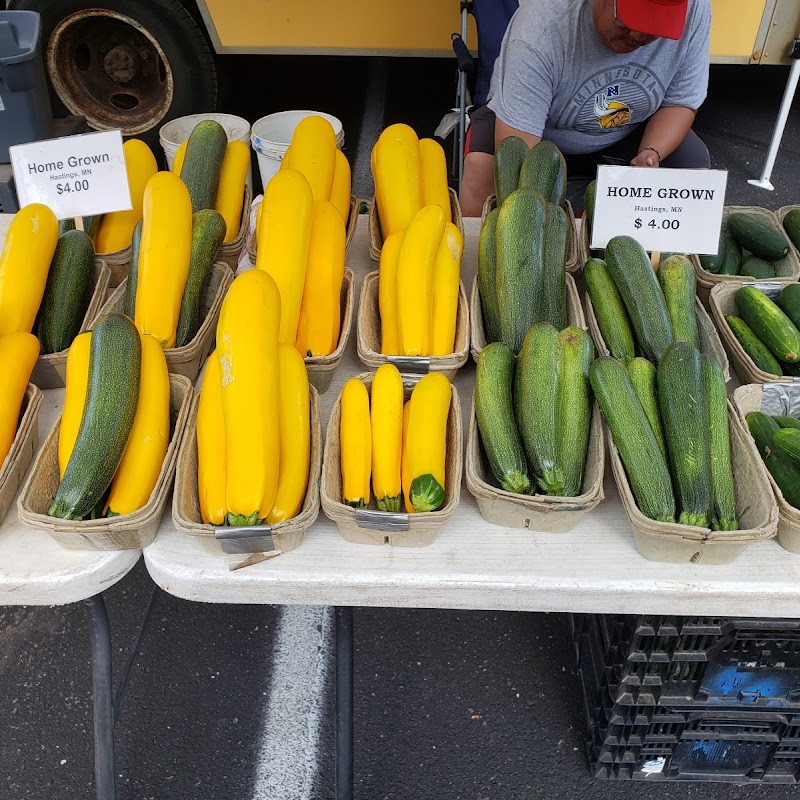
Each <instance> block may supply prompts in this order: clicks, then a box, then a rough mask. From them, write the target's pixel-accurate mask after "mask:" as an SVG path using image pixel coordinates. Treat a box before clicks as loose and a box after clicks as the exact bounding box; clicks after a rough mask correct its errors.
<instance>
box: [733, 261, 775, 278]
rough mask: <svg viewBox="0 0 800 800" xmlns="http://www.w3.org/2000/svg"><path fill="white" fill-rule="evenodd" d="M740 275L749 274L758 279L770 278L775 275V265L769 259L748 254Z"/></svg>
mask: <svg viewBox="0 0 800 800" xmlns="http://www.w3.org/2000/svg"><path fill="white" fill-rule="evenodd" d="M739 274H740V275H747V276H748V277H750V278H757V279H758V280H769V279H770V278H774V277H775V267H774V265H773V264H771V263H770V262H769V261H764V259H763V258H758V257H757V256H747V258H746V259H745V260H744V261H743V262H742V267H741V269H740V270H739Z"/></svg>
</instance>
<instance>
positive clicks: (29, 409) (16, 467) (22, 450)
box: [0, 383, 42, 523]
mask: <svg viewBox="0 0 800 800" xmlns="http://www.w3.org/2000/svg"><path fill="white" fill-rule="evenodd" d="M41 404H42V393H41V392H40V391H39V389H38V387H36V386H34V385H33V384H32V383H29V384H28V388H27V389H26V390H25V396H24V397H23V398H22V407H21V408H20V414H19V424H18V425H17V433H16V435H15V436H14V441H13V442H12V443H11V449H10V450H9V451H8V454H7V455H6V457H5V460H4V461H3V462H2V464H0V523H2V522H3V520H4V519H5V518H6V514H8V512H9V511H10V510H11V506H13V505H14V498H15V497H16V496H17V491H18V490H19V487H20V486H21V485H22V481H23V479H24V478H25V476H26V475H27V474H28V467H30V465H31V461H33V457H34V455H35V454H36V451H37V450H38V449H39V406H41Z"/></svg>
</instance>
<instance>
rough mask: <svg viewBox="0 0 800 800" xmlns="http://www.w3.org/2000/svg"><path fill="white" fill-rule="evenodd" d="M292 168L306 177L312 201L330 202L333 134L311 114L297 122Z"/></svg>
mask: <svg viewBox="0 0 800 800" xmlns="http://www.w3.org/2000/svg"><path fill="white" fill-rule="evenodd" d="M291 148H292V164H291V169H296V170H297V171H298V172H300V173H302V174H303V175H305V177H306V180H307V181H308V183H309V185H310V186H311V192H312V193H313V195H314V200H316V201H319V200H330V199H331V188H332V187H333V173H334V171H335V169H336V134H335V133H334V132H333V126H332V125H331V124H330V122H328V120H326V119H325V118H324V117H320V116H318V115H317V114H312V115H311V116H310V117H304V118H303V119H301V120H300V122H298V123H297V127H296V128H295V129H294V134H293V135H292V144H291Z"/></svg>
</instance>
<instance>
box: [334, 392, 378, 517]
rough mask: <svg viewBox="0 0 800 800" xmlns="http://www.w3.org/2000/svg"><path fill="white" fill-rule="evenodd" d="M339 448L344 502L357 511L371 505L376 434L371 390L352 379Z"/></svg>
mask: <svg viewBox="0 0 800 800" xmlns="http://www.w3.org/2000/svg"><path fill="white" fill-rule="evenodd" d="M340 413H341V418H340V420H339V449H340V451H341V453H340V460H341V469H342V502H343V503H344V504H345V505H348V506H352V507H353V508H367V507H368V506H369V498H370V488H369V483H370V481H369V478H370V470H371V466H372V434H371V426H370V417H369V394H368V393H367V387H366V386H364V384H363V383H362V382H361V381H360V380H359V379H358V378H350V380H349V381H347V383H346V384H345V385H344V389H342V397H341V407H340Z"/></svg>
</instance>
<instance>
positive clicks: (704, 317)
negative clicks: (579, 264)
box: [586, 292, 731, 383]
mask: <svg viewBox="0 0 800 800" xmlns="http://www.w3.org/2000/svg"><path fill="white" fill-rule="evenodd" d="M695 310H696V311H697V327H698V328H699V330H700V350H701V351H702V352H703V353H705V354H706V355H709V356H711V357H712V358H715V359H716V360H717V363H718V364H719V365H720V367H722V375H723V377H724V378H725V382H726V383H727V382H728V381H729V380H730V379H731V367H730V363H729V362H728V356H727V354H726V352H725V348H724V347H723V346H722V341H721V340H720V335H719V333H717V329H716V328H715V327H714V323H713V322H712V321H711V317H709V316H708V312H707V311H706V310H705V308H704V307H703V304H702V303H701V302H700V298H695ZM586 321H587V322H588V324H589V333H590V334H591V336H592V339H594V343H595V346H596V347H597V355H598V356H608V355H611V353H610V352H609V350H608V347H607V346H606V342H605V339H603V334H602V333H601V332H600V324H599V323H598V321H597V317H596V316H595V313H594V306H593V305H592V298H591V297H589V293H588V292H587V293H586ZM635 338H636V334H634V340H635Z"/></svg>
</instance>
